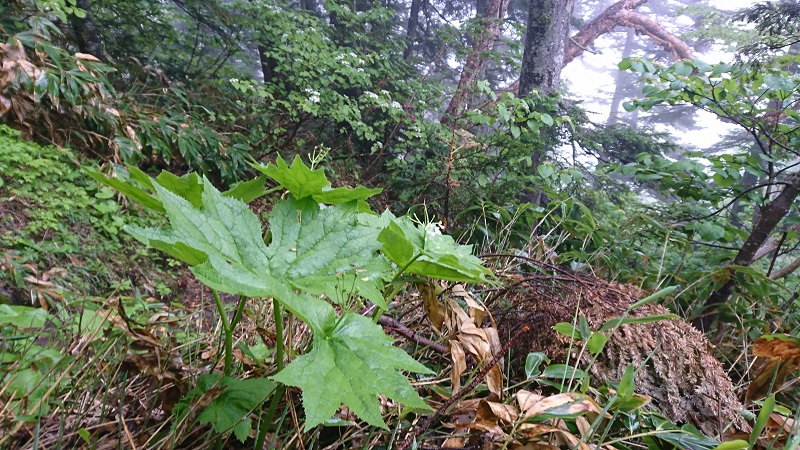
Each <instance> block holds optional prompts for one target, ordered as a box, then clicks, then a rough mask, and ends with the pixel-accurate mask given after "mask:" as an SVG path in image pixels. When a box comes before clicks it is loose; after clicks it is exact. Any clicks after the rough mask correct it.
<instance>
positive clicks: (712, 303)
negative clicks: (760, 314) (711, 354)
mask: <svg viewBox="0 0 800 450" xmlns="http://www.w3.org/2000/svg"><path fill="white" fill-rule="evenodd" d="M789 181H790V183H791V184H789V185H787V186H786V187H784V188H783V190H782V191H781V193H780V194H778V196H777V197H775V198H774V199H773V200H772V201H771V202H769V203H767V204H766V205H765V206H764V207H763V208H761V211H760V212H759V214H758V216H757V218H756V219H755V220H754V223H753V231H752V232H751V233H750V236H748V237H747V240H746V241H745V242H744V244H743V245H742V247H741V248H740V249H739V252H738V253H737V254H736V258H734V259H733V264H734V265H737V266H748V265H750V263H751V261H753V259H754V258H755V256H756V255H757V254H758V251H759V249H760V248H761V247H762V246H763V245H764V244H765V243H766V242H767V240H768V239H769V237H770V234H772V232H773V231H775V228H776V227H777V226H778V223H779V222H780V221H781V220H782V219H783V218H784V217H785V216H786V214H787V213H788V212H789V208H791V206H792V203H793V202H794V201H795V199H797V196H798V195H799V194H800V173H796V174H794V176H792V178H791V179H790V180H789ZM735 287H736V281H735V279H734V278H733V277H731V278H730V279H729V280H728V281H727V282H726V283H725V284H724V285H723V286H722V287H721V288H719V289H718V290H716V291H714V292H713V293H712V294H711V296H709V297H708V299H707V300H706V302H705V304H704V305H703V313H702V314H701V315H700V316H699V317H697V318H696V319H695V320H694V322H693V324H694V326H695V327H697V328H698V329H700V331H705V330H708V329H709V327H710V326H711V324H712V323H713V322H714V319H716V318H717V314H718V312H719V311H718V310H719V307H720V306H722V305H723V304H725V302H727V301H728V300H729V299H730V297H731V295H733V290H734V288H735Z"/></svg>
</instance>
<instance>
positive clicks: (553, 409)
mask: <svg viewBox="0 0 800 450" xmlns="http://www.w3.org/2000/svg"><path fill="white" fill-rule="evenodd" d="M602 411H603V408H601V407H600V405H598V404H597V402H595V401H594V400H592V398H591V397H589V396H588V395H584V394H580V393H577V392H565V393H563V394H557V395H552V396H550V397H546V398H544V399H542V400H540V401H538V402H536V403H535V404H533V406H531V407H530V408H528V409H526V410H524V411H522V416H523V417H524V418H531V417H536V416H538V415H540V414H544V413H547V414H558V415H563V416H566V415H572V414H581V413H589V412H593V413H597V414H600V413H602Z"/></svg>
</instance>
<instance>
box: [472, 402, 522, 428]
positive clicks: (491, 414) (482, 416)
mask: <svg viewBox="0 0 800 450" xmlns="http://www.w3.org/2000/svg"><path fill="white" fill-rule="evenodd" d="M518 417H519V411H518V410H517V408H516V407H514V406H513V405H506V404H505V403H498V402H490V401H486V400H483V401H481V402H480V403H479V404H478V410H477V411H476V416H475V420H476V421H482V422H487V423H499V422H505V423H506V424H511V423H514V422H515V421H516V420H517V418H518Z"/></svg>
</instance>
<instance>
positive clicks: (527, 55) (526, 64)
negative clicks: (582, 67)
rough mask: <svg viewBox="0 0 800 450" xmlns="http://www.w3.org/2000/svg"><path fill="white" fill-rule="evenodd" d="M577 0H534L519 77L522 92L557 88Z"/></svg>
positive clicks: (530, 10) (547, 90)
mask: <svg viewBox="0 0 800 450" xmlns="http://www.w3.org/2000/svg"><path fill="white" fill-rule="evenodd" d="M573 9H575V0H531V2H530V8H529V9H528V29H527V31H526V33H525V51H524V53H523V55H522V70H521V73H520V77H519V95H520V97H523V96H525V95H528V94H529V93H530V92H531V91H532V90H533V89H534V88H537V89H540V90H541V91H542V92H544V93H549V92H552V91H556V90H558V88H559V87H560V85H561V70H562V69H563V68H564V65H565V64H566V61H565V59H564V49H565V45H566V39H567V36H569V24H570V19H571V18H572V11H573Z"/></svg>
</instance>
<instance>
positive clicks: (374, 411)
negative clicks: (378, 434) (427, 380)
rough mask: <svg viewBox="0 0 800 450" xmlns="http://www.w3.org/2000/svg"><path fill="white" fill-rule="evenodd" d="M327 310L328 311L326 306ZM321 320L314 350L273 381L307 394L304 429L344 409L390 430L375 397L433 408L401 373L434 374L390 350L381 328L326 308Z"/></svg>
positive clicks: (355, 315)
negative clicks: (342, 405) (346, 408)
mask: <svg viewBox="0 0 800 450" xmlns="http://www.w3.org/2000/svg"><path fill="white" fill-rule="evenodd" d="M323 305H324V306H323ZM323 305H320V307H319V309H320V310H322V309H326V310H327V312H326V313H325V314H324V315H321V316H320V317H318V320H319V322H318V324H317V325H322V329H320V330H319V331H315V333H314V341H313V347H312V350H311V351H310V352H309V353H307V354H305V355H303V356H301V357H299V358H297V359H295V360H294V361H292V363H291V364H289V365H288V366H287V367H286V368H285V369H284V370H282V371H281V372H280V373H279V374H277V375H275V376H274V377H273V379H274V380H275V381H278V382H281V383H284V384H287V385H289V386H296V387H299V388H301V389H302V390H303V406H304V408H305V410H306V424H305V430H309V429H311V428H313V427H314V426H316V425H318V424H320V423H322V422H324V421H325V420H327V419H328V418H330V417H331V416H332V415H333V414H334V413H335V412H336V410H337V409H339V405H341V404H345V405H346V406H347V407H348V408H350V410H351V411H353V413H355V414H356V415H357V416H358V417H360V418H361V419H363V420H364V421H366V422H367V423H369V424H371V425H375V426H379V427H381V428H384V429H386V428H387V427H386V423H385V422H384V421H383V418H382V417H381V411H380V407H379V406H378V403H377V402H376V401H375V396H376V394H381V395H385V396H386V397H389V398H391V399H393V400H396V401H398V402H401V403H404V404H405V405H407V406H411V407H414V408H420V409H429V408H428V406H427V405H426V404H425V401H424V400H423V399H422V398H420V396H419V394H418V393H417V391H416V390H415V389H414V388H413V387H412V386H411V385H410V384H408V381H407V380H406V378H405V377H404V376H403V375H401V374H400V373H399V372H398V370H399V369H403V370H409V371H412V372H417V373H428V374H431V373H433V372H432V371H431V370H429V369H428V368H427V367H425V366H423V365H422V364H420V363H418V362H417V361H415V360H414V359H413V358H411V357H410V356H408V354H406V353H405V352H404V351H402V350H400V349H399V348H397V347H394V346H393V345H392V339H391V338H390V337H389V336H387V335H386V334H385V333H384V332H383V329H382V328H381V327H380V326H379V325H376V324H374V323H372V321H371V320H370V319H368V318H366V317H364V316H361V315H358V314H355V313H352V312H347V313H345V314H344V315H342V316H341V317H339V318H338V319H336V318H335V311H334V309H333V308H332V307H331V306H330V305H328V304H327V303H323Z"/></svg>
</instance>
